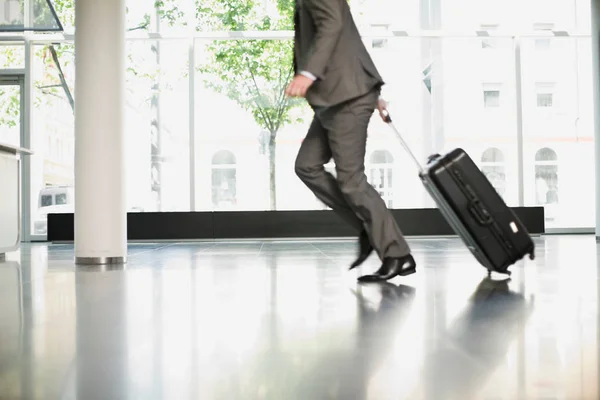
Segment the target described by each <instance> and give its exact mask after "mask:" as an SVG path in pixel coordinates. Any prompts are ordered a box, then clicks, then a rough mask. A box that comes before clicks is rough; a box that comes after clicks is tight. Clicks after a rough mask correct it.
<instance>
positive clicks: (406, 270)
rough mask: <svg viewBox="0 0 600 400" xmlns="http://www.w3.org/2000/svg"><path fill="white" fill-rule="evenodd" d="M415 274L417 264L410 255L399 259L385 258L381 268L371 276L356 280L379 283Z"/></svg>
mask: <svg viewBox="0 0 600 400" xmlns="http://www.w3.org/2000/svg"><path fill="white" fill-rule="evenodd" d="M415 272H417V263H416V262H415V259H414V258H413V256H412V255H410V254H409V255H407V256H404V257H400V258H385V259H384V260H383V264H381V267H380V268H379V269H378V270H377V272H375V273H374V274H373V275H364V276H361V277H360V278H358V281H359V282H381V281H387V280H389V279H392V278H394V277H396V276H398V275H400V276H406V275H410V274H414V273H415Z"/></svg>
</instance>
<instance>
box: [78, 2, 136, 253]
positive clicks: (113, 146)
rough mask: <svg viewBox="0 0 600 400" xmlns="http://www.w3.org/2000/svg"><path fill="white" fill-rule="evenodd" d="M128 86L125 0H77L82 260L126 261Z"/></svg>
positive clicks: (79, 226)
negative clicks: (126, 87)
mask: <svg viewBox="0 0 600 400" xmlns="http://www.w3.org/2000/svg"><path fill="white" fill-rule="evenodd" d="M124 86H125V0H77V2H76V5H75V258H76V263H80V264H107V263H122V262H125V261H126V256H127V219H126V217H127V214H126V211H127V210H126V205H125V204H126V202H125V170H124V169H125V154H124V150H125V141H124V112H125V102H124V95H125V92H124Z"/></svg>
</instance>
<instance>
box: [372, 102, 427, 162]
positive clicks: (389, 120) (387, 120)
mask: <svg viewBox="0 0 600 400" xmlns="http://www.w3.org/2000/svg"><path fill="white" fill-rule="evenodd" d="M381 114H382V116H383V120H384V121H385V123H387V124H388V125H389V126H390V128H392V130H393V131H394V132H395V133H396V136H398V139H400V143H401V144H402V147H404V150H406V152H407V153H408V154H409V155H410V156H411V158H412V159H413V161H414V162H415V164H416V165H417V168H418V169H419V173H421V172H423V166H422V165H421V163H420V162H419V160H418V159H417V157H415V155H414V154H413V152H412V151H411V150H410V147H408V144H407V143H406V141H405V140H404V138H403V137H402V135H401V134H400V131H398V129H396V127H395V126H394V124H393V123H392V116H391V115H390V112H389V111H388V110H382V111H381Z"/></svg>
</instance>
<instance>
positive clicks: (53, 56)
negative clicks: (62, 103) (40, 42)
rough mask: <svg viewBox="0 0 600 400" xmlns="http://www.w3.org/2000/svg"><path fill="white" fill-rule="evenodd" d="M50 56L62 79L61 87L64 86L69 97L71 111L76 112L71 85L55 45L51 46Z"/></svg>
mask: <svg viewBox="0 0 600 400" xmlns="http://www.w3.org/2000/svg"><path fill="white" fill-rule="evenodd" d="M49 49H50V54H52V61H54V65H55V66H56V69H57V70H58V78H59V79H60V85H61V86H62V88H63V90H64V92H65V96H67V100H68V101H69V105H70V106H71V110H73V112H75V100H73V94H72V93H71V89H69V85H68V84H67V80H66V79H65V74H64V73H63V69H62V67H61V65H60V60H59V59H58V54H57V53H56V49H55V48H54V46H53V45H50V46H49Z"/></svg>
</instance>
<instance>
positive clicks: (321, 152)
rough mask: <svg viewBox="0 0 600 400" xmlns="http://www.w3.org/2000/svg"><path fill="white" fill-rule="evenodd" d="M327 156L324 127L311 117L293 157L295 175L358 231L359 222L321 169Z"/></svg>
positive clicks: (332, 182) (333, 183)
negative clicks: (311, 119)
mask: <svg viewBox="0 0 600 400" xmlns="http://www.w3.org/2000/svg"><path fill="white" fill-rule="evenodd" d="M329 160H331V149H330V148H329V143H328V141H327V131H326V130H325V128H323V126H322V125H321V123H320V122H319V120H318V119H317V118H314V119H313V121H312V123H311V125H310V128H309V130H308V133H307V135H306V138H304V141H303V142H302V145H301V146H300V150H299V151H298V156H297V157H296V166H295V169H296V175H298V177H299V178H300V179H301V180H302V182H304V184H305V185H306V186H308V188H309V189H310V190H312V192H313V193H314V194H315V196H317V198H318V199H319V200H321V201H322V202H323V203H325V204H326V205H327V206H329V207H331V209H333V210H334V211H335V212H337V213H338V214H339V215H340V216H341V217H342V218H343V219H344V220H346V221H347V222H348V223H349V224H350V225H352V226H353V227H354V228H355V229H356V230H357V231H362V230H363V229H364V227H363V224H362V222H361V220H360V219H359V218H358V217H357V216H356V214H355V213H354V211H352V209H351V208H350V206H349V205H348V202H347V201H346V199H345V198H344V195H343V194H342V192H341V190H340V187H339V185H338V183H337V181H336V179H335V178H334V177H333V175H331V174H330V173H329V172H327V171H325V167H324V165H325V164H326V163H328V162H329Z"/></svg>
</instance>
